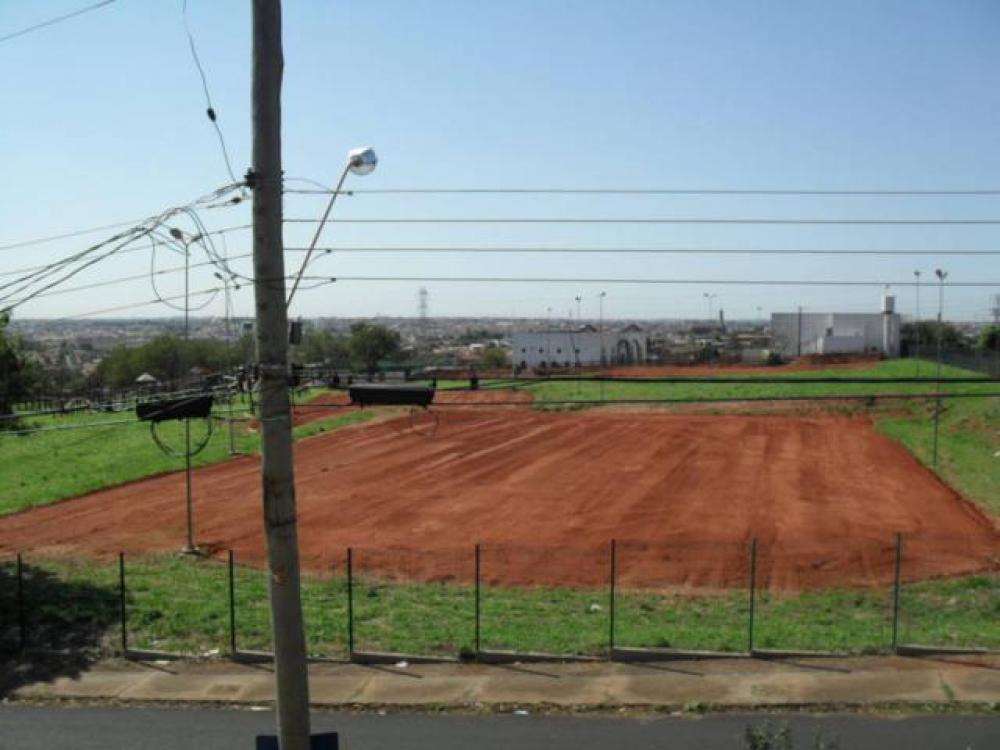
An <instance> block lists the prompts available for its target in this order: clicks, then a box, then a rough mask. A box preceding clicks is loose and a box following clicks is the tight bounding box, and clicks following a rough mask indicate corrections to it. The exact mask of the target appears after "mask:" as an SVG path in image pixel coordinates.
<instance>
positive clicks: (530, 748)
mask: <svg viewBox="0 0 1000 750" xmlns="http://www.w3.org/2000/svg"><path fill="white" fill-rule="evenodd" d="M765 721H770V722H771V723H772V725H773V726H777V725H780V724H781V723H782V722H787V723H788V725H789V726H790V727H791V730H792V736H793V739H794V741H795V745H794V746H795V748H809V749H810V750H811V749H812V748H814V747H815V745H814V744H813V743H814V738H815V737H816V733H817V731H819V732H822V735H823V737H824V738H825V739H827V740H830V739H836V740H837V741H838V744H837V745H836V747H837V748H838V750H868V749H869V748H871V750H876V749H877V750H885V748H893V747H900V748H902V747H905V748H907V749H908V750H909V749H910V748H927V749H928V750H992V749H993V748H997V747H1000V716H944V717H935V716H916V717H910V718H890V719H882V718H871V717H859V716H822V717H813V716H801V715H797V716H788V717H781V716H771V717H768V716H763V715H752V716H741V715H732V714H725V715H715V716H705V717H700V718H669V717H664V718H650V719H617V718H594V717H565V716H558V717H542V716H539V717H536V716H531V715H528V716H521V715H505V716H496V715H493V716H468V715H465V716H463V715H449V716H429V715H421V714H388V715H384V716H379V715H377V714H336V713H317V714H316V715H315V716H314V726H313V730H314V731H339V732H340V747H341V748H342V749H343V750H376V749H378V750H389V749H390V748H392V749H395V748H405V749H406V750H432V749H433V750H453V749H454V750H458V748H462V750H468V749H469V748H472V749H473V750H499V748H505V749H506V748H517V749H518V750H536V748H537V750H542V748H544V749H545V750H570V749H571V748H572V750H590V749H591V748H593V750H597V749H598V748H601V750H607V749H608V748H629V750H644V749H647V748H649V749H652V748H656V749H657V750H663V749H664V748H683V750H722V749H724V750H741V749H742V748H745V747H746V745H745V743H744V740H743V736H744V732H745V730H746V727H747V725H748V724H752V725H755V726H759V725H761V724H763V723H764V722H765ZM272 732H273V719H272V714H271V712H270V711H260V712H254V711H247V710H227V709H189V710H184V709H165V708H52V707H34V706H19V705H5V706H0V750H36V748H38V749H40V748H45V749H46V750H61V749H62V748H65V749H66V750H70V749H71V748H72V750H97V748H100V749H101V750H106V749H107V748H143V750H167V749H168V748H170V750H175V749H176V748H198V749H199V750H235V749H236V748H242V749H243V750H246V749H248V748H253V747H254V737H255V736H256V735H257V734H258V733H272Z"/></svg>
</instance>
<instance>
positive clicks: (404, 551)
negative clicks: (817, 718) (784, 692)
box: [0, 394, 1000, 588]
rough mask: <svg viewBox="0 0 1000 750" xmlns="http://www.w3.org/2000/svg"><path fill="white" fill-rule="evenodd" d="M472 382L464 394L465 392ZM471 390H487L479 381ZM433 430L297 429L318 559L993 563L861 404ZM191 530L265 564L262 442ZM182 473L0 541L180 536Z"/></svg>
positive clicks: (945, 571)
mask: <svg viewBox="0 0 1000 750" xmlns="http://www.w3.org/2000/svg"><path fill="white" fill-rule="evenodd" d="M467 395H468V394H467ZM471 395H475V394H471ZM439 416H440V420H441V422H440V425H439V428H438V429H437V431H436V433H435V434H434V435H433V436H432V437H428V436H427V433H426V430H421V429H419V425H418V429H411V428H410V421H409V419H408V418H401V419H390V420H387V421H381V422H376V423H370V424H366V425H359V426H355V427H350V428H345V429H343V430H339V431H337V432H333V433H327V434H323V435H319V436H316V437H313V438H310V439H308V440H304V441H301V442H300V443H298V444H297V446H296V476H297V496H298V509H299V535H300V542H301V549H302V558H303V565H304V567H305V568H307V569H312V570H324V571H330V570H331V569H337V570H339V569H341V567H342V565H343V560H344V554H345V548H346V547H348V546H352V547H355V548H357V549H358V552H357V557H356V568H357V570H358V571H359V572H360V573H362V574H364V573H366V572H375V573H379V574H390V575H398V576H401V577H407V578H413V579H419V580H468V579H469V578H471V576H472V572H473V562H472V561H473V556H472V547H473V545H474V544H475V543H476V542H480V543H482V545H483V548H482V550H483V552H482V555H483V557H482V562H483V568H482V570H483V577H484V579H485V580H486V581H488V582H495V583H512V584H522V585H531V584H552V585H601V584H603V583H604V582H605V581H606V580H607V576H608V565H609V544H610V540H611V539H617V540H619V541H618V542H617V548H618V571H619V580H620V581H621V582H622V583H623V584H627V585H634V586H650V587H653V586H656V587H659V586H676V585H681V586H685V585H695V586H709V587H727V586H742V585H745V584H746V581H747V577H748V575H749V544H750V540H751V539H753V538H756V539H757V540H758V541H757V544H758V570H757V575H758V581H759V582H761V583H762V584H764V585H770V586H773V587H779V588H812V587H819V586H832V585H853V584H858V585H864V584H875V583H879V584H881V583H885V582H886V581H889V580H891V577H892V572H893V554H894V547H893V541H894V535H895V533H896V532H902V533H904V534H906V535H909V536H908V541H907V543H906V545H905V548H904V576H905V577H906V578H908V579H915V578H923V577H928V576H942V575H956V574H960V573H967V572H971V571H979V570H986V569H993V570H995V569H997V566H998V564H1000V563H998V561H1000V532H998V528H997V526H996V524H995V523H994V521H993V520H991V519H990V518H988V517H986V516H985V515H984V514H983V513H982V512H981V511H979V510H978V509H977V508H975V507H974V506H972V505H971V504H970V503H968V502H966V501H965V500H963V499H962V498H961V497H960V496H959V495H958V494H957V493H955V492H954V491H953V490H951V489H950V488H949V487H947V486H946V485H944V484H943V483H941V482H940V481H939V480H938V479H937V478H936V477H935V476H934V475H932V474H931V473H930V472H928V471H927V470H925V469H924V468H923V467H922V466H921V465H920V464H919V463H917V461H916V460H915V459H914V458H913V457H911V456H910V454H909V453H907V452H906V450H905V449H903V448H902V447H901V446H899V445H898V444H896V443H894V442H893V441H891V440H889V439H888V438H885V437H883V436H881V435H879V434H878V433H877V432H876V431H875V430H874V429H873V428H872V426H871V423H870V421H869V420H868V419H867V418H865V417H850V416H829V415H827V416H812V417H798V416H796V417H789V416H773V415H772V416H733V415H722V416H693V415H676V414H657V413H646V414H641V413H636V412H628V413H616V412H614V411H607V410H600V411H595V412H586V413H556V414H554V413H540V412H536V411H533V410H530V409H504V410H485V409H478V410H477V409H474V408H471V407H470V408H468V409H446V410H442V411H441V412H439ZM194 493H195V501H194V503H195V523H196V538H197V540H198V541H199V543H200V544H202V545H204V546H205V547H206V548H207V549H208V550H210V551H217V552H219V553H221V551H222V550H224V549H226V548H233V549H235V550H236V553H237V555H238V558H239V559H240V560H241V561H244V562H251V563H261V562H262V561H263V559H264V547H263V539H262V533H261V525H262V523H261V510H260V476H259V463H258V459H257V458H255V457H244V458H238V459H235V460H233V461H230V462H227V463H224V464H217V465H214V466H209V467H206V468H203V469H199V470H197V471H196V472H195V475H194ZM184 519H185V515H184V475H183V473H175V474H169V475H165V476H158V477H153V478H150V479H146V480H142V481H139V482H134V483H131V484H128V485H123V486H121V487H116V488H113V489H110V490H105V491H101V492H97V493H93V494H91V495H87V496H84V497H80V498H76V499H73V500H68V501H64V502H62V503H59V504H56V505H52V506H48V507H43V508H37V509H34V510H30V511H27V512H24V513H20V514H16V515H12V516H6V517H3V518H0V551H4V552H12V551H15V550H18V549H24V550H34V551H36V552H38V551H44V552H49V553H57V554H59V553H88V554H96V555H101V556H111V555H114V554H116V553H117V552H118V551H119V550H124V551H125V552H128V553H142V552H149V551H173V550H177V549H179V548H180V547H181V545H182V543H183V541H184V536H185V532H184V529H185V526H184Z"/></svg>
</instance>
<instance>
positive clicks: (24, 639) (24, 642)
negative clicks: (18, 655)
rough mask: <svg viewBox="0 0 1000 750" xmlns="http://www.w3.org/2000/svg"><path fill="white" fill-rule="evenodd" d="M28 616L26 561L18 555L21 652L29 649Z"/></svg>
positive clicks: (18, 627)
mask: <svg viewBox="0 0 1000 750" xmlns="http://www.w3.org/2000/svg"><path fill="white" fill-rule="evenodd" d="M26 621H27V614H26V612H25V611H24V561H23V560H22V559H21V553H20V552H18V553H17V637H18V647H19V650H20V651H22V652H23V651H24V650H25V649H26V648H27V647H28V627H27V622H26Z"/></svg>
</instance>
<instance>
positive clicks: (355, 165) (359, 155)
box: [285, 146, 378, 308]
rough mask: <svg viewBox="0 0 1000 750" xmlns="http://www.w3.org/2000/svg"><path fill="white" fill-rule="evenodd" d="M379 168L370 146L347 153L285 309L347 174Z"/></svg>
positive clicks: (367, 172) (353, 149)
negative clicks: (342, 169)
mask: <svg viewBox="0 0 1000 750" xmlns="http://www.w3.org/2000/svg"><path fill="white" fill-rule="evenodd" d="M377 166H378V156H376V154H375V149H373V148H371V147H370V146H365V147H362V148H352V149H351V150H350V151H348V152H347V164H345V165H344V171H343V172H341V173H340V180H338V181H337V187H335V188H334V189H333V195H331V196H330V202H329V203H327V204H326V211H324V212H323V218H322V219H320V220H319V226H317V227H316V234H314V235H313V238H312V242H310V243H309V250H308V251H306V257H305V260H303V261H302V267H301V268H299V272H298V274H296V276H295V283H293V284H292V291H290V292H289V293H288V301H287V302H286V303H285V307H286V308H287V307H289V306H291V304H292V298H293V297H294V296H295V291H296V290H297V289H298V288H299V282H300V281H301V280H302V274H303V273H305V270H306V266H308V265H309V259H310V258H311V257H312V254H313V251H314V250H315V249H316V243H317V242H318V241H319V235H320V233H321V232H322V231H323V227H324V226H325V225H326V220H327V219H328V218H329V217H330V211H332V210H333V204H334V203H336V202H337V196H338V195H340V189H341V188H342V187H343V186H344V180H346V179H347V174H348V173H349V172H351V173H353V174H356V175H361V176H364V175H368V174H371V173H372V172H374V171H375V167H377Z"/></svg>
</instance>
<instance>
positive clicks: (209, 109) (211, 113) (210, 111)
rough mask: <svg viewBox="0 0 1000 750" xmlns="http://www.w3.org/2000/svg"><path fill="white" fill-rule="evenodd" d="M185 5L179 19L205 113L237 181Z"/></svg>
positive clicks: (231, 174)
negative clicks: (195, 72) (199, 82)
mask: <svg viewBox="0 0 1000 750" xmlns="http://www.w3.org/2000/svg"><path fill="white" fill-rule="evenodd" d="M187 7H188V0H182V2H181V19H182V20H183V22H184V32H185V33H186V34H187V39H188V47H189V48H190V49H191V57H192V59H193V60H194V64H195V67H196V68H197V69H198V75H199V76H201V88H202V90H203V91H204V92H205V114H206V115H207V116H208V119H209V121H210V122H211V123H212V127H214V128H215V134H216V135H217V136H218V138H219V148H220V150H221V151H222V159H223V161H224V162H225V164H226V172H227V173H228V174H229V179H230V180H232V181H233V182H238V180H237V179H236V175H235V174H234V172H233V165H232V162H231V161H230V160H229V149H228V148H226V139H225V136H223V135H222V128H221V127H219V120H218V116H217V115H216V113H215V107H214V106H213V105H212V94H211V92H210V91H209V89H208V78H207V77H206V75H205V68H204V67H202V64H201V59H200V58H199V56H198V48H197V46H196V45H195V42H194V34H192V33H191V26H190V24H189V23H188V14H187Z"/></svg>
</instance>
